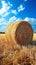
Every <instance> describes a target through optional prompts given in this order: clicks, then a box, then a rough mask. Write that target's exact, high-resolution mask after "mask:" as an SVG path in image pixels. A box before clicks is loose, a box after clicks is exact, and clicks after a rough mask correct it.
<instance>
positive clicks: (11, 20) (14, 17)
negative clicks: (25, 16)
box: [8, 16, 21, 24]
mask: <svg viewBox="0 0 36 65" xmlns="http://www.w3.org/2000/svg"><path fill="white" fill-rule="evenodd" d="M19 20H21V19H20V18H17V17H16V16H13V17H11V18H10V19H9V21H8V24H10V23H11V22H16V21H19Z"/></svg>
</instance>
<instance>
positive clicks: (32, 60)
mask: <svg viewBox="0 0 36 65" xmlns="http://www.w3.org/2000/svg"><path fill="white" fill-rule="evenodd" d="M33 44H34V45H33ZM10 50H11V51H10ZM19 50H20V51H19ZM8 51H9V52H8ZM12 51H14V48H13V50H12V47H11V44H8V43H7V40H6V38H5V34H0V65H36V33H34V34H33V42H32V45H28V46H22V48H19V47H18V48H17V47H16V49H15V51H14V52H13V54H12ZM5 56H6V57H5ZM23 58H24V60H23ZM28 59H29V60H28ZM24 61H25V62H24Z"/></svg>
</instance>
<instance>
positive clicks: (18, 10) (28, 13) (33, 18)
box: [0, 0, 36, 32]
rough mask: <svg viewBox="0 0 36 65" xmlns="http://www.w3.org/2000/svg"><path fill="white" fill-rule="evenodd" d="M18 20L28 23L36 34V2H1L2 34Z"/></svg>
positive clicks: (0, 28) (10, 0) (12, 0)
mask: <svg viewBox="0 0 36 65" xmlns="http://www.w3.org/2000/svg"><path fill="white" fill-rule="evenodd" d="M18 20H26V21H28V22H29V23H30V24H31V25H32V27H33V31H34V32H36V0H0V32H4V31H5V30H6V26H7V25H9V24H10V23H12V22H16V21H18Z"/></svg>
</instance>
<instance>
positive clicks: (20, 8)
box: [17, 4, 25, 12]
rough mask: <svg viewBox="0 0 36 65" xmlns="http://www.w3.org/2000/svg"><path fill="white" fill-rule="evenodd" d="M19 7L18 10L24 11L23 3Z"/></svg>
mask: <svg viewBox="0 0 36 65" xmlns="http://www.w3.org/2000/svg"><path fill="white" fill-rule="evenodd" d="M17 9H18V12H20V11H23V10H24V9H25V7H23V5H22V4H21V5H20V6H19V7H18V8H17Z"/></svg>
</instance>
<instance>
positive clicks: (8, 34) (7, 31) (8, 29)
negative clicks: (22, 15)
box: [5, 23, 14, 43]
mask: <svg viewBox="0 0 36 65" xmlns="http://www.w3.org/2000/svg"><path fill="white" fill-rule="evenodd" d="M13 24H14V23H12V24H9V25H8V26H7V30H6V32H5V35H6V40H7V42H8V43H12V42H11V36H10V32H11V27H12V26H13Z"/></svg>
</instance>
